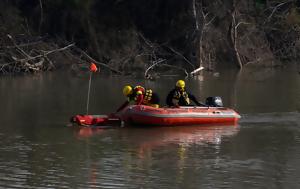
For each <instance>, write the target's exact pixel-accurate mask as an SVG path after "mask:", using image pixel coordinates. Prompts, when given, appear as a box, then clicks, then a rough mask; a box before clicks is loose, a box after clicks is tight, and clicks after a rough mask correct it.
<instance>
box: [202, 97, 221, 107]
mask: <svg viewBox="0 0 300 189" xmlns="http://www.w3.org/2000/svg"><path fill="white" fill-rule="evenodd" d="M205 104H206V105H207V106H212V107H222V106H223V102H222V98H221V97H219V96H212V97H207V98H206V101H205Z"/></svg>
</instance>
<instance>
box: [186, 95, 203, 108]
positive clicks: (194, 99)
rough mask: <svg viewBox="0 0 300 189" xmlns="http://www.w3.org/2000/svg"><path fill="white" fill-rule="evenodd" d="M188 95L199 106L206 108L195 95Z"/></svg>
mask: <svg viewBox="0 0 300 189" xmlns="http://www.w3.org/2000/svg"><path fill="white" fill-rule="evenodd" d="M188 95H189V98H190V99H191V100H192V101H193V102H194V103H195V104H196V105H197V106H206V105H205V104H203V103H201V102H199V101H198V100H197V98H196V97H195V96H194V95H192V94H190V93H188Z"/></svg>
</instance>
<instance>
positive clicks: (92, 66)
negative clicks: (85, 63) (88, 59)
mask: <svg viewBox="0 0 300 189" xmlns="http://www.w3.org/2000/svg"><path fill="white" fill-rule="evenodd" d="M97 70H98V68H97V66H96V64H95V63H91V65H90V71H91V72H97Z"/></svg>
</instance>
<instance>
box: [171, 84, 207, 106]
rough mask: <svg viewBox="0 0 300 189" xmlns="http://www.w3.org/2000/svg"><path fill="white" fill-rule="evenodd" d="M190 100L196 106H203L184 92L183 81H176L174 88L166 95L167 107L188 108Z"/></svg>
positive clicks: (192, 96)
mask: <svg viewBox="0 0 300 189" xmlns="http://www.w3.org/2000/svg"><path fill="white" fill-rule="evenodd" d="M191 100H192V101H193V102H194V103H195V104H196V105H197V106H203V104H202V103H200V102H198V100H197V99H196V97H195V96H194V95H192V94H191V93H189V92H187V91H186V89H185V82H184V81H183V80H178V81H177V82H176V85H175V88H174V89H173V90H171V91H170V92H169V94H168V95H167V99H166V103H167V105H168V106H189V105H191Z"/></svg>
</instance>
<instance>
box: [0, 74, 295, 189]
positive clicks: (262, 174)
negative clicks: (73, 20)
mask: <svg viewBox="0 0 300 189" xmlns="http://www.w3.org/2000/svg"><path fill="white" fill-rule="evenodd" d="M179 78H180V77H161V78H159V79H157V80H155V81H144V80H143V79H130V78H126V77H125V78H121V77H109V76H103V75H101V74H99V75H95V76H93V80H92V88H91V94H90V95H91V96H90V105H89V112H90V113H91V114H106V113H110V112H113V111H114V110H116V109H117V108H118V106H119V105H120V104H121V103H122V102H123V101H124V100H125V99H124V97H123V96H122V86H123V85H125V84H128V83H131V84H142V85H144V86H146V87H151V88H153V89H154V90H155V91H157V92H158V93H159V94H160V96H161V100H162V102H164V100H165V99H164V96H166V94H167V92H168V90H170V89H171V88H172V87H173V85H174V84H175V82H176V80H177V79H179ZM87 84H88V75H84V74H83V75H81V76H80V77H78V76H74V75H71V74H69V73H61V72H56V73H46V74H42V75H34V76H18V77H1V79H0V86H1V92H0V99H1V108H0V110H1V112H0V113H1V125H0V188H39V189H41V188H110V189H111V188H151V189H152V188H160V189H161V188H298V187H299V186H300V181H299V179H298V178H299V174H300V168H299V166H298V164H299V163H300V113H299V111H300V75H299V74H298V73H297V72H295V71H293V70H292V69H279V70H278V69H277V70H264V71H259V72H254V71H253V72H251V71H243V72H241V73H236V72H234V71H226V70H224V71H222V72H220V73H219V74H211V73H204V74H203V75H202V76H198V77H196V78H193V79H188V80H187V88H188V89H189V90H190V91H191V92H192V93H194V94H195V95H196V96H197V97H198V98H199V99H200V100H201V101H204V100H205V98H206V97H208V96H221V97H222V99H223V103H224V105H225V106H228V107H231V108H234V109H235V110H236V111H238V112H239V113H240V114H241V116H242V118H241V120H240V122H239V124H238V125H237V126H225V127H224V126H211V127H207V126H205V127H203V126H198V127H195V126H193V127H165V128H160V127H156V128H144V127H143V128H120V129H105V130H101V129H98V130H96V129H93V130H91V129H86V128H85V129H74V128H70V127H67V126H66V125H67V124H68V121H69V118H70V116H72V115H74V114H78V113H85V111H86V98H87Z"/></svg>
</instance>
